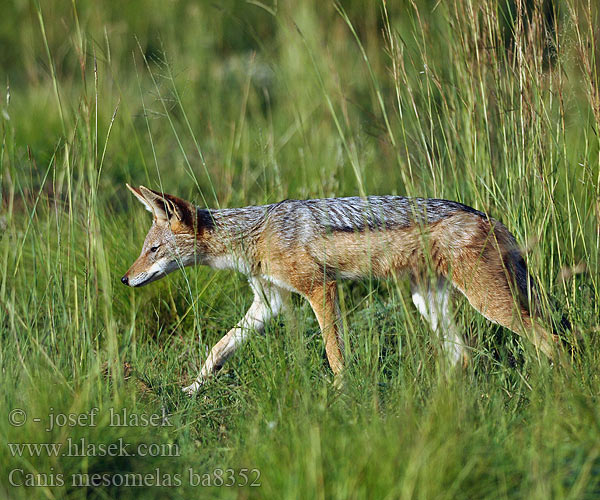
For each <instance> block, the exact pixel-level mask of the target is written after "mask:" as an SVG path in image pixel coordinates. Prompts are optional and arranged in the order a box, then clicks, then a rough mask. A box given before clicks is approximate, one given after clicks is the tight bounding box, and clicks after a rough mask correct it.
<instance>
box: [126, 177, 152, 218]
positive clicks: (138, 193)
mask: <svg viewBox="0 0 600 500" xmlns="http://www.w3.org/2000/svg"><path fill="white" fill-rule="evenodd" d="M125 185H126V186H127V189H129V191H131V192H132V193H133V195H134V196H135V197H136V198H137V199H138V200H139V201H140V203H142V204H143V205H144V207H146V210H148V212H152V213H154V209H153V208H152V205H150V202H149V201H148V200H147V199H146V198H144V195H143V194H142V192H141V191H140V190H139V189H138V188H135V187H131V186H130V185H129V184H127V183H125Z"/></svg>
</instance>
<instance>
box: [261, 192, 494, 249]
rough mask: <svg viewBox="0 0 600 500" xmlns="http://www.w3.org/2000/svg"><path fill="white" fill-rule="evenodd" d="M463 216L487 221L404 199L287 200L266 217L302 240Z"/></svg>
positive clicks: (460, 208) (436, 202)
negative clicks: (310, 233)
mask: <svg viewBox="0 0 600 500" xmlns="http://www.w3.org/2000/svg"><path fill="white" fill-rule="evenodd" d="M460 212H462V213H468V214H473V215H476V216H478V217H482V218H483V217H485V214H483V213H482V212H479V211H478V210H475V209H473V208H471V207H468V206H467V205H463V204H462V203H457V202H454V201H448V200H440V199H434V198H407V197H404V196H368V197H367V198H360V197H358V196H353V197H347V198H324V199H313V200H286V201H283V202H280V203H278V204H275V205H270V206H269V208H268V209H267V210H266V212H265V216H267V217H268V219H269V225H273V226H276V227H277V230H278V231H280V233H281V235H282V236H284V237H287V238H291V239H296V240H298V239H300V240H302V239H304V238H302V236H303V235H304V236H306V233H307V232H308V231H309V230H312V231H315V230H316V231H319V232H325V233H328V234H331V233H338V232H342V233H357V232H358V233H360V232H364V231H373V230H393V229H405V228H408V227H413V226H415V225H429V224H432V223H435V222H437V221H440V220H442V219H445V218H447V217H450V216H452V215H454V214H456V213H460Z"/></svg>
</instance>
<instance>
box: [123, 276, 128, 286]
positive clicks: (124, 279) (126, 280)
mask: <svg viewBox="0 0 600 500" xmlns="http://www.w3.org/2000/svg"><path fill="white" fill-rule="evenodd" d="M121 283H123V284H124V285H129V278H128V277H127V276H123V277H122V278H121Z"/></svg>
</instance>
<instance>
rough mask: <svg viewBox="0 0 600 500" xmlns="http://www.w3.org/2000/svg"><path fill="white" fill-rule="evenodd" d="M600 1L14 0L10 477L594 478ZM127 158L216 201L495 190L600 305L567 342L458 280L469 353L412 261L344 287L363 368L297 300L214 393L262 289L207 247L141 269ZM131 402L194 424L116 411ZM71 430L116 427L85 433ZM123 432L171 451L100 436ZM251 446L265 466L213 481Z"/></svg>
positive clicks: (474, 200) (10, 51)
mask: <svg viewBox="0 0 600 500" xmlns="http://www.w3.org/2000/svg"><path fill="white" fill-rule="evenodd" d="M599 21H600V19H599V16H598V8H597V6H596V5H595V2H591V1H589V0H588V1H576V0H565V1H556V2H550V1H542V2H534V1H531V2H528V1H525V0H514V1H513V0H511V1H507V0H502V1H501V2H496V1H492V0H482V1H472V0H449V1H423V2H416V1H412V2H411V1H395V2H390V1H388V2H376V1H360V0H352V1H344V2H341V3H339V4H336V3H333V2H328V1H317V0H304V1H301V2H300V1H297V2H278V1H277V0H263V1H259V0H248V1H245V2H244V1H232V0H226V1H222V2H198V1H197V2H194V1H184V0H179V1H164V0H146V1H127V2H110V1H77V2H76V1H75V0H73V1H72V2H68V1H39V2H35V1H33V2H32V1H28V0H13V1H11V2H4V3H3V6H2V16H1V17H0V47H1V50H0V83H1V85H2V87H3V88H4V91H3V92H2V101H1V104H0V106H1V118H0V133H1V140H2V148H1V151H0V180H1V194H0V196H1V200H0V201H1V204H0V207H1V213H0V227H1V233H0V337H1V342H2V348H1V349H0V367H1V373H2V376H1V379H0V384H1V386H0V387H1V390H0V401H1V407H2V410H1V411H0V435H1V436H2V444H1V446H0V464H1V467H0V469H1V471H2V475H1V479H0V496H2V497H4V498H25V497H27V498H32V497H33V498H73V499H78V498H116V497H119V498H137V497H143V498H232V497H240V498H469V499H473V498H527V499H531V498H539V499H546V498H551V497H554V498H572V499H579V498H597V497H598V496H599V495H600V406H599V404H598V393H599V390H600V380H599V378H598V375H599V369H598V366H599V361H600V342H599V340H598V334H599V331H600V330H599V323H600V321H599V317H600V302H599V284H600V283H599V280H598V276H599V273H598V271H599V268H598V254H599V245H600V242H599V231H600V168H599V158H600V148H599V135H598V133H599V126H600V89H599V76H600V75H599V69H598V59H597V58H598V56H599V55H600V51H599V44H598V36H599V34H600V33H599V32H598V28H599V26H600V22H599ZM125 182H130V183H132V184H144V185H146V186H149V187H153V188H161V189H164V190H165V191H166V192H170V193H173V194H177V195H179V196H181V197H183V198H186V199H190V200H194V201H195V202H196V203H197V204H199V205H201V206H211V207H215V206H220V207H229V206H242V205H248V204H261V203H268V202H274V201H278V200H281V199H284V198H305V197H324V196H342V195H356V194H365V193H367V194H407V195H414V196H432V197H440V198H448V199H454V200H459V201H461V202H464V203H466V204H469V205H471V206H474V207H476V208H477V209H479V210H483V211H486V212H489V213H490V214H491V215H492V216H495V217H496V218H498V219H500V220H502V221H503V222H504V223H505V224H506V225H507V226H508V227H509V229H510V230H511V231H512V232H513V233H514V234H515V235H516V237H517V239H518V240H519V242H521V243H522V244H523V246H524V248H525V249H526V255H527V260H528V263H529V266H530V269H531V271H532V273H533V275H534V276H535V279H536V280H537V281H538V282H539V284H540V286H541V288H542V289H543V290H544V291H545V292H546V293H547V295H549V296H553V297H554V300H555V301H556V303H557V304H558V305H559V307H560V308H561V310H563V311H565V312H566V313H567V314H568V316H569V318H570V319H571V321H572V323H573V324H574V325H575V326H576V327H577V328H578V329H579V331H580V332H581V338H580V339H579V340H577V341H575V340H574V339H570V342H571V343H572V344H574V346H575V349H574V350H573V351H572V352H571V354H570V356H571V367H570V368H566V367H559V366H552V365H550V364H549V363H548V362H547V361H545V360H544V359H540V358H538V356H537V355H536V353H535V352H534V351H533V350H532V348H531V346H530V344H529V343H527V342H526V341H523V342H521V339H519V338H517V337H516V336H515V335H513V334H511V333H510V332H508V331H506V330H503V329H502V328H499V327H497V326H494V325H492V324H490V323H489V322H487V321H486V320H485V319H483V318H482V317H481V316H479V315H478V314H477V313H475V312H474V311H473V310H472V309H471V308H469V307H461V306H460V302H461V301H459V307H458V308H457V309H456V319H457V322H458V324H459V325H460V328H461V329H462V331H464V332H465V334H466V335H467V337H468V338H469V342H470V346H471V348H472V360H471V363H470V365H469V366H468V367H467V368H466V369H465V370H463V371H460V370H456V371H452V370H447V369H444V367H443V366H441V365H440V363H438V356H437V353H438V352H439V345H438V344H439V340H438V339H437V338H436V337H435V336H433V335H432V334H431V333H430V331H429V329H428V327H427V325H425V324H424V323H423V322H422V321H421V320H420V319H419V318H418V315H417V313H416V311H415V310H414V308H413V307H412V305H411V302H410V297H409V293H408V284H407V283H405V282H403V281H398V282H395V281H394V282H376V281H371V280H367V281H365V282H361V283H354V284H344V285H343V286H341V293H342V306H343V312H344V318H345V322H346V324H347V326H348V330H349V333H348V339H349V345H350V349H349V350H348V353H347V358H348V377H347V379H348V383H347V386H346V388H345V389H344V391H343V392H341V393H339V392H337V391H335V390H334V389H333V388H332V385H331V373H330V370H329V368H328V366H327V362H326V359H325V357H324V348H323V345H322V341H321V339H320V334H319V330H318V325H317V324H316V320H315V319H314V317H313V316H312V314H311V311H310V309H309V307H308V306H307V305H306V304H305V303H304V302H303V301H302V300H297V302H296V303H297V306H298V307H297V312H296V317H295V318H294V319H295V321H293V322H291V323H290V322H287V321H283V320H281V321H275V322H273V323H272V324H271V325H269V327H268V329H267V331H266V333H265V334H264V335H262V336H256V337H254V338H253V339H252V340H251V341H250V342H249V343H248V344H247V345H246V346H245V347H244V348H243V349H242V350H241V351H240V352H239V354H236V355H235V356H234V358H233V359H231V360H230V362H229V363H228V364H227V365H226V367H225V368H224V369H223V371H222V372H221V376H220V377H218V378H216V379H215V380H214V381H212V382H211V383H210V384H208V385H206V386H205V387H203V388H202V391H201V393H200V395H199V397H197V398H195V399H189V398H187V397H185V396H184V395H183V393H182V392H181V390H180V388H181V387H182V386H183V385H187V384H188V383H190V382H191V381H192V379H193V378H194V377H195V376H196V374H197V372H198V370H199V367H200V366H201V362H202V361H203V359H204V357H205V356H206V346H210V345H212V344H213V343H214V342H215V341H216V340H217V339H219V338H220V337H221V335H223V334H224V333H225V332H226V331H227V330H228V328H230V327H231V326H232V325H233V324H234V323H235V322H236V321H237V320H238V319H239V318H240V317H241V316H242V314H243V312H244V311H245V309H246V307H247V306H248V305H249V302H250V301H251V295H250V293H249V289H248V286H247V285H246V284H245V282H244V279H243V276H240V275H237V274H235V273H232V272H215V271H212V270H209V269H204V268H198V269H188V270H186V271H185V272H183V273H176V274H175V275H172V276H170V277H168V278H166V279H164V280H162V281H161V282H158V283H156V284H153V285H151V286H149V287H147V288H143V289H139V290H137V289H136V290H134V289H129V288H126V287H124V286H122V285H121V284H120V283H119V279H120V277H121V276H122V275H123V273H124V272H125V271H126V270H127V268H128V266H129V265H130V264H131V262H132V261H133V260H134V259H135V258H136V256H137V253H138V252H139V249H140V247H141V243H142V240H143V237H144V234H145V232H146V230H147V229H148V227H149V224H150V217H149V215H148V214H147V213H146V212H145V211H144V209H143V207H142V206H141V205H139V203H137V202H136V201H135V200H134V199H133V197H132V196H131V195H130V194H129V193H128V191H127V190H126V189H125V186H124V183H125ZM94 407H96V408H98V412H97V414H98V417H97V418H96V421H95V422H94V425H93V426H91V425H89V423H90V422H89V421H88V422H87V423H88V425H83V422H82V421H80V422H79V423H77V425H70V424H66V425H62V426H61V425H56V426H54V428H53V429H52V430H49V431H46V429H47V428H48V426H49V423H50V416H51V415H56V414H61V413H62V414H72V415H79V414H82V415H86V414H87V415H90V413H89V412H90V411H92V408H94ZM111 408H112V409H113V411H115V412H122V411H124V410H126V411H127V412H129V414H130V415H134V416H141V415H144V414H145V415H152V414H159V415H161V414H162V413H163V411H164V412H167V413H168V414H169V415H170V416H169V418H168V421H169V423H170V424H171V425H161V426H151V425H143V424H142V423H140V422H138V423H137V424H138V425H132V426H129V427H116V426H114V425H111V421H110V418H109V417H110V409H111ZM15 409H22V410H23V411H24V412H25V413H26V415H27V420H26V422H24V423H23V416H22V414H21V415H20V416H18V415H17V417H15V415H16V414H15V413H14V410H15ZM11 412H12V413H11ZM11 418H12V419H13V420H12V421H11ZM14 418H17V420H14ZM19 418H20V419H21V420H18V419H19ZM34 418H39V419H41V420H40V422H35V421H34V420H33V419H34ZM11 422H12V423H11ZM20 423H23V425H17V424H20ZM113 423H114V422H113ZM133 423H134V424H135V422H133ZM71 424H73V422H71ZM69 438H71V440H72V442H75V443H78V444H79V443H81V441H80V440H81V439H82V438H84V439H85V440H87V441H85V442H86V443H88V445H91V446H92V448H86V452H85V453H83V455H86V456H68V455H73V453H69V452H66V451H65V450H66V449H65V447H66V446H67V445H68V439H69ZM119 438H121V439H122V440H123V442H125V443H128V444H129V447H128V448H127V449H128V450H129V451H132V450H133V449H134V447H135V446H137V445H138V444H140V443H142V444H143V443H145V444H154V445H156V446H159V447H162V448H160V449H159V450H158V453H154V454H157V455H158V456H152V457H149V456H139V454H138V455H137V456H122V455H121V456H103V454H102V453H100V451H99V449H100V445H109V444H111V443H118V440H119ZM8 443H13V444H14V443H17V444H24V443H58V444H62V445H63V448H62V450H61V451H60V452H59V453H57V454H54V453H51V452H49V451H48V450H44V449H41V450H38V451H39V453H36V452H35V449H32V450H29V449H24V450H21V451H22V452H21V453H20V454H19V453H18V452H17V451H15V450H16V448H15V447H14V446H12V447H11V446H9V445H8ZM94 446H95V448H93V447H94ZM154 450H155V451H156V450H157V449H156V448H154ZM169 450H175V451H174V452H170V451H169ZM170 454H171V455H175V456H169V455H170ZM19 455H20V456H19ZM104 455H106V453H105V454H104ZM161 455H162V456H161ZM190 468H192V469H193V471H194V473H196V474H198V475H199V476H198V477H203V478H204V480H206V478H207V477H208V478H209V479H210V482H211V484H213V485H216V486H213V487H204V486H202V485H199V486H195V485H193V484H190V481H189V469H190ZM244 468H246V469H257V470H258V471H260V478H259V479H258V481H257V482H258V483H260V486H259V487H251V486H250V485H249V484H247V485H246V486H243V487H238V486H235V487H226V486H221V487H218V484H219V483H218V476H219V472H218V470H219V469H222V470H223V471H225V470H226V469H233V479H234V482H235V484H236V485H238V484H243V482H244V481H243V477H242V476H241V472H240V471H241V470H242V469H244ZM14 470H16V472H14V474H13V475H12V476H11V475H10V472H11V471H14ZM157 471H158V472H157ZM215 471H216V472H215ZM74 474H82V475H86V474H87V476H85V477H87V478H88V482H89V484H88V486H87V487H80V486H77V485H75V486H74V485H73V483H72V476H73V475H74ZM93 474H99V475H100V476H97V477H100V478H102V479H101V480H97V479H96V480H94V479H93V477H92V475H93ZM128 474H151V475H152V474H155V475H156V474H159V475H160V477H161V478H162V482H161V484H165V482H167V480H168V478H169V477H170V478H171V480H172V482H175V480H174V479H173V478H175V477H176V475H179V476H180V480H181V483H182V484H181V485H180V486H173V487H167V486H157V485H156V480H155V479H152V480H148V481H146V482H145V483H144V484H145V485H146V486H139V485H138V486H132V487H127V486H124V485H123V484H125V480H124V478H125V476H126V475H128ZM205 474H209V476H203V475H205ZM254 474H255V475H257V474H258V473H254ZM59 476H62V478H63V482H64V484H63V485H60V484H59V483H60V481H59V480H58V477H59ZM229 476H231V472H230V473H229ZM229 476H228V475H227V473H224V475H223V477H224V478H225V479H226V482H227V483H229V482H230V479H229ZM82 477H83V476H82ZM119 477H120V478H121V479H119ZM131 477H134V476H130V478H131ZM139 477H140V476H138V481H139ZM154 477H156V476H154ZM249 478H250V481H248V483H250V482H253V481H254V480H255V477H254V476H252V475H249ZM196 480H197V477H196ZM11 481H12V484H11ZM82 481H83V484H86V483H85V479H83V480H82ZM93 481H96V482H98V481H100V482H101V483H102V485H101V486H100V487H97V488H95V487H93V486H92V483H93ZM153 481H154V482H153ZM119 483H120V484H119ZM15 484H17V486H15ZM24 484H35V485H36V486H25V485H24ZM204 484H206V483H204ZM20 485H23V486H20Z"/></svg>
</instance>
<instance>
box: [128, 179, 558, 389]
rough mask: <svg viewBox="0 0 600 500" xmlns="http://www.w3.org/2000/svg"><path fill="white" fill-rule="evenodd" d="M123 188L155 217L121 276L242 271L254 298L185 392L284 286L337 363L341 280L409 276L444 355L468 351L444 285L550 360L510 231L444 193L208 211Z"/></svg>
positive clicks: (335, 365) (276, 301) (254, 327)
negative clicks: (308, 309)
mask: <svg viewBox="0 0 600 500" xmlns="http://www.w3.org/2000/svg"><path fill="white" fill-rule="evenodd" d="M127 187H128V188H129V189H130V190H131V192H132V193H133V194H134V195H135V196H136V198H137V199H138V200H139V201H140V202H142V203H143V204H144V206H145V207H146V209H147V210H149V211H150V212H152V213H153V215H154V221H153V224H152V227H151V228H150V231H149V232H148V235H147V236H146V240H145V242H144V246H143V247H142V252H141V255H140V256H139V257H138V259H137V260H136V261H135V262H134V263H133V265H132V266H131V268H130V269H129V270H128V271H127V273H126V274H125V276H123V278H122V280H121V281H122V282H123V283H124V284H125V285H129V286H132V287H138V286H142V285H146V284H148V283H151V282H152V281H155V280H157V279H159V278H162V277H163V276H165V275H167V274H169V273H170V272H172V271H175V270H176V269H179V268H181V267H183V266H190V265H194V264H205V265H209V266H212V267H214V268H218V269H235V270H238V271H240V272H242V273H244V274H246V275H247V276H248V278H249V280H250V285H251V287H252V290H253V292H254V301H253V302H252V305H251V306H250V308H249V309H248V312H247V313H246V315H245V316H244V317H243V318H242V319H241V320H240V321H239V323H238V324H237V325H236V326H235V327H234V328H232V329H231V330H230V331H229V332H228V333H227V334H226V335H225V336H224V337H223V338H222V339H221V340H220V341H219V342H217V344H216V345H215V346H214V347H213V348H212V350H211V351H210V354H209V355H208V358H207V359H206V362H205V363H204V366H203V367H202V370H201V371H200V374H199V375H198V378H197V379H196V381H195V382H194V383H193V384H192V385H190V386H189V387H186V388H185V389H184V391H186V392H188V393H190V394H193V393H194V392H196V391H197V390H198V388H199V387H200V385H201V384H202V382H203V381H204V380H205V379H206V378H208V377H210V376H211V375H212V374H213V373H214V372H216V370H218V369H219V368H220V367H221V366H222V365H223V363H224V362H225V360H226V359H227V358H228V357H229V356H231V354H232V353H233V352H234V351H235V350H236V348H237V347H238V346H239V345H240V344H241V343H242V342H243V341H244V339H246V338H247V336H248V335H249V334H251V333H252V332H256V331H261V330H263V329H264V326H265V323H266V322H267V321H268V320H269V319H270V318H272V317H273V316H275V315H277V314H278V313H280V312H281V311H282V310H284V309H286V308H289V304H290V300H289V299H290V292H296V293H299V294H300V295H302V296H304V297H305V298H306V299H307V300H308V301H309V302H310V305H311V306H312V308H313V310H314V312H315V315H316V317H317V320H318V321H319V325H320V327H321V331H322V334H323V339H324V341H325V349H326V351H327V359H328V360H329V365H330V366H331V369H332V370H333V372H334V374H335V375H336V379H338V380H339V377H338V375H339V374H340V373H341V371H342V369H343V366H344V359H343V352H344V346H343V335H342V322H341V319H340V311H339V307H338V298H337V284H336V281H337V280H338V279H344V278H347V279H360V278H364V277H368V276H374V277H380V278H382V277H390V276H394V275H397V274H400V273H402V272H407V273H408V274H410V276H411V279H412V282H411V283H412V299H413V302H414V304H415V306H416V307H417V309H418V310H419V312H420V313H421V314H422V315H423V316H424V317H425V318H426V319H427V320H428V321H429V323H430V325H431V327H432V329H433V330H434V331H436V332H438V333H439V334H440V335H441V336H442V338H443V340H444V345H445V353H446V355H447V356H448V357H449V358H450V359H451V360H452V361H453V362H455V363H456V362H459V361H464V360H465V359H466V350H465V344H464V342H463V339H462V336H461V334H460V332H458V331H457V329H456V327H455V326H454V324H453V322H452V317H451V314H450V311H449V299H450V292H451V288H456V289H458V290H459V291H460V292H462V293H463V294H464V295H465V296H466V298H467V299H468V301H469V303H470V304H471V305H472V306H473V307H474V308H475V309H477V310H478V311H479V312H480V313H481V314H483V315H484V316H485V317H486V318H488V319H489V320H490V321H493V322H494V323H498V324H500V325H502V326H505V327H506V328H509V329H510V330H512V331H514V332H517V333H520V334H524V335H526V336H527V337H528V338H530V339H531V341H532V342H533V343H534V345H535V346H536V348H537V349H539V350H540V351H542V352H543V353H544V354H546V355H547V356H552V354H553V336H552V335H551V334H550V333H548V332H547V331H546V330H545V329H544V328H543V326H542V325H541V324H540V323H539V321H538V320H539V315H540V314H539V303H538V297H537V293H536V288H535V286H533V283H532V280H531V279H530V277H529V275H528V272H527V268H526V266H525V262H524V260H523V257H522V255H521V253H520V250H519V248H518V246H517V243H516V241H515V238H514V237H513V236H512V235H511V234H510V233H509V231H508V230H507V229H506V227H504V226H503V225H502V224H501V223H500V222H498V221H496V220H494V219H491V218H489V217H487V216H486V215H485V214H483V213H482V212H479V211H477V210H474V209H472V208H470V207H468V206H465V205H462V204H460V203H456V202H453V201H446V200H437V199H422V198H404V197H400V196H369V197H367V198H359V197H351V198H329V199H321V200H305V201H300V200H286V201H282V202H280V203H276V204H272V205H264V206H251V207H245V208H234V209H223V210H206V209H201V208H198V207H196V206H195V205H193V204H191V203H189V202H187V201H185V200H182V199H180V198H177V197H175V196H172V195H169V194H165V193H160V192H157V191H153V190H151V189H148V188H145V187H143V186H140V187H139V188H133V187H131V186H129V185H127Z"/></svg>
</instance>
